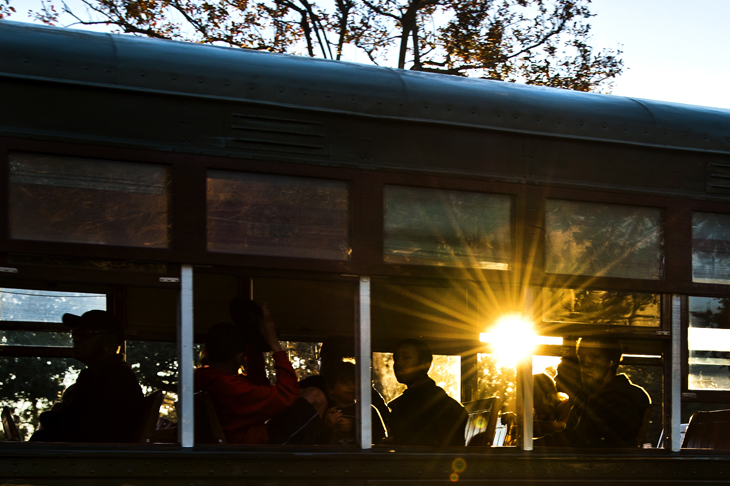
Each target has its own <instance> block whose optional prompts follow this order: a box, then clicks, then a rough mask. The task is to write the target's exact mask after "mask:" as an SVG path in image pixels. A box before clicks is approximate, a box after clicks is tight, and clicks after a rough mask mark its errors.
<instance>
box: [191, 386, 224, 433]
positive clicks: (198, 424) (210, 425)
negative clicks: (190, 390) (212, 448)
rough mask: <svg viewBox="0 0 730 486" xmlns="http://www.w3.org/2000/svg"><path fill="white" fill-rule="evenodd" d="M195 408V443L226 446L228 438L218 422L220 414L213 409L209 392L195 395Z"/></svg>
mask: <svg viewBox="0 0 730 486" xmlns="http://www.w3.org/2000/svg"><path fill="white" fill-rule="evenodd" d="M193 397H194V398H193V402H194V403H193V405H194V407H195V443H196V444H225V443H226V436H225V435H224V434H223V427H221V423H220V421H219V420H218V414H217V413H216V412H215V408H213V402H212V401H211V399H210V395H209V394H208V392H204V391H201V392H197V393H195V394H194V395H193Z"/></svg>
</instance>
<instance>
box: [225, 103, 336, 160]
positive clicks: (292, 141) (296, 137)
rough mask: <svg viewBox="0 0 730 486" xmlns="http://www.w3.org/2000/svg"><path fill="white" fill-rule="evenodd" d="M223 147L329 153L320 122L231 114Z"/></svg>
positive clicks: (315, 153)
mask: <svg viewBox="0 0 730 486" xmlns="http://www.w3.org/2000/svg"><path fill="white" fill-rule="evenodd" d="M232 116H233V120H232V123H231V136H230V137H226V139H225V142H226V147H230V148H237V149H245V150H255V151H265V152H283V153H292V154H305V155H322V156H327V155H328V154H329V153H328V152H329V151H328V148H327V144H326V140H325V137H324V135H323V133H322V124H321V123H317V122H311V121H305V120H292V119H287V118H274V117H267V116H258V115H247V114H243V113H232Z"/></svg>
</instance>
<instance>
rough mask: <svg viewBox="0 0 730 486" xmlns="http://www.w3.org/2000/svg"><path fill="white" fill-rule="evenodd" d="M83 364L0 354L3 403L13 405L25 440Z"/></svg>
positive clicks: (0, 388)
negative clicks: (41, 415)
mask: <svg viewBox="0 0 730 486" xmlns="http://www.w3.org/2000/svg"><path fill="white" fill-rule="evenodd" d="M83 368H84V366H83V365H82V364H81V363H79V362H78V361H76V360H75V359H71V358H42V357H13V356H0V407H2V406H7V407H9V408H10V412H11V413H12V415H13V418H14V419H15V423H16V424H17V425H18V429H19V430H20V434H21V436H22V437H23V439H24V440H27V439H29V438H30V436H31V435H33V432H35V430H36V429H37V428H38V427H39V425H40V419H39V417H40V414H41V413H42V412H44V411H46V410H48V409H50V408H51V405H53V403H55V402H56V401H59V400H60V399H61V395H62V393H63V391H64V390H65V389H66V387H68V386H70V385H71V384H73V383H74V382H75V381H76V377H77V376H78V374H79V372H80V371H81V369H83Z"/></svg>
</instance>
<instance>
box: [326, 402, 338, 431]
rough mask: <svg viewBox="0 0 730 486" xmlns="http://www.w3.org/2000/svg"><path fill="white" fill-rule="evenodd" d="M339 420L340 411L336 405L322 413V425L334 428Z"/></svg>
mask: <svg viewBox="0 0 730 486" xmlns="http://www.w3.org/2000/svg"><path fill="white" fill-rule="evenodd" d="M340 420H342V412H341V411H340V410H338V409H337V407H332V408H330V409H329V410H327V413H326V414H325V415H324V425H325V427H327V428H328V429H335V428H336V427H337V426H338V424H339V422H340Z"/></svg>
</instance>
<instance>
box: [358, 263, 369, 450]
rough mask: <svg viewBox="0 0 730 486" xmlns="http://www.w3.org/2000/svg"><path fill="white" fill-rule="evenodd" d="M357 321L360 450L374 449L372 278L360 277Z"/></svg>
mask: <svg viewBox="0 0 730 486" xmlns="http://www.w3.org/2000/svg"><path fill="white" fill-rule="evenodd" d="M357 302H358V310H359V312H358V319H357V335H356V337H355V338H356V343H357V377H358V380H357V382H358V385H359V393H358V401H359V402H360V406H359V407H357V409H358V414H359V419H360V420H359V423H360V433H359V438H360V448H361V449H370V448H372V443H373V439H372V424H371V420H372V415H371V413H372V412H371V411H370V407H371V405H370V404H371V401H372V400H371V398H372V392H371V391H370V390H371V389H372V376H371V371H370V367H371V363H370V362H371V354H370V277H360V279H359V286H358V299H357Z"/></svg>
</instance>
